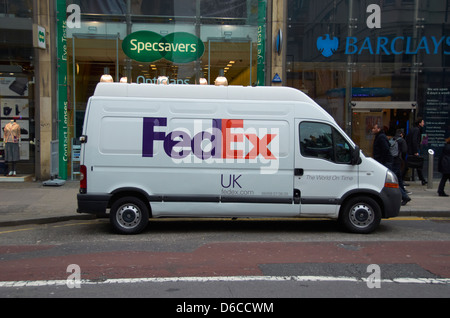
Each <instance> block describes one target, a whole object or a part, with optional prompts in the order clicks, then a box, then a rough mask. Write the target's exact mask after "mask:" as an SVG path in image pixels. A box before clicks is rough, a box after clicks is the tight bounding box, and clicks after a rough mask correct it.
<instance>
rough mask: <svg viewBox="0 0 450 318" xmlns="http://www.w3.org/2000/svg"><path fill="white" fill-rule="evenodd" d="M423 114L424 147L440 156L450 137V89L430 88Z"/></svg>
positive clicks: (427, 92)
mask: <svg viewBox="0 0 450 318" xmlns="http://www.w3.org/2000/svg"><path fill="white" fill-rule="evenodd" d="M425 103H426V105H425V107H424V113H423V119H424V121H425V127H424V131H423V133H424V134H425V136H424V138H423V142H422V144H423V146H424V148H425V149H433V150H434V151H435V154H436V155H437V156H440V154H441V153H442V149H443V148H444V145H445V138H447V137H449V133H450V131H449V128H450V89H449V88H447V87H441V88H428V89H427V90H426V100H425Z"/></svg>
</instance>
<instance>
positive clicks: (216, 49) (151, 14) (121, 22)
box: [65, 0, 265, 176]
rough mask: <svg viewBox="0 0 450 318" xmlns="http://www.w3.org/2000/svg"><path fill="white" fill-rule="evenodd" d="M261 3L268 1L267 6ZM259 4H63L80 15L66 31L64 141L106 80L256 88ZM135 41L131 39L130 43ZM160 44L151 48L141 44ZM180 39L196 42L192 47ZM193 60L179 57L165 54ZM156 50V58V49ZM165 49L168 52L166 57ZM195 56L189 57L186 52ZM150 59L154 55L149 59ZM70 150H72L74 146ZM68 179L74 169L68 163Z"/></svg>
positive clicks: (207, 0)
mask: <svg viewBox="0 0 450 318" xmlns="http://www.w3.org/2000/svg"><path fill="white" fill-rule="evenodd" d="M264 2H265V1H264ZM259 3H261V1H260V0H232V1H219V0H174V1H161V0H157V1H142V0H114V1H88V0H78V1H75V0H74V1H66V3H65V5H66V6H68V5H70V4H76V5H78V6H79V8H80V11H81V25H80V27H79V28H78V27H72V28H70V27H68V28H67V33H66V36H67V55H68V58H67V91H68V105H69V107H68V127H67V130H68V138H67V139H68V140H76V138H78V137H79V136H80V134H81V129H82V124H83V118H84V111H85V108H86V103H87V100H88V98H89V97H90V96H91V95H92V94H93V92H94V89H95V86H96V84H97V83H98V82H99V81H100V78H101V76H102V75H103V74H109V75H111V76H112V78H113V80H114V81H115V82H118V81H120V80H125V81H127V82H132V83H156V82H157V80H158V78H159V77H161V76H165V77H167V79H168V81H169V83H170V84H177V85H186V84H199V82H200V79H201V78H204V79H206V80H207V81H208V84H212V85H214V81H215V79H216V77H217V76H218V75H219V74H222V73H223V74H224V75H225V77H226V78H227V80H228V83H229V84H230V85H244V86H249V85H255V84H256V82H257V77H258V74H257V72H258V70H259V68H258V67H257V63H258V58H260V57H259V56H258V54H257V52H258V48H257V46H258V4H259ZM134 35H136V38H132V39H131V38H130V37H129V36H131V37H133V36H134ZM141 35H142V36H145V37H146V38H145V39H147V40H148V39H149V37H154V38H157V41H158V42H155V43H154V45H153V46H152V44H149V42H148V41H147V40H142V41H140V40H139V36H141ZM183 37H191V38H196V39H200V42H201V43H197V44H195V47H194V46H189V44H185V43H183V42H182V40H181V39H182V38H183ZM200 46H202V51H201V52H202V54H201V55H200V56H196V57H195V58H190V59H187V58H180V57H176V56H175V55H176V54H175V53H174V52H169V53H173V54H172V55H170V54H169V53H167V51H168V50H176V49H178V50H179V51H181V52H187V51H188V49H189V48H191V49H193V48H195V51H196V52H197V53H198V52H199V51H200V49H199V47H200ZM158 48H161V49H162V51H161V52H159V53H160V54H159V55H158V54H156V55H155V54H153V53H155V49H158ZM167 48H168V49H167ZM191 51H193V50H191ZM152 54H153V55H152ZM71 147H73V145H72V144H71ZM67 170H68V172H69V175H70V174H72V176H76V173H77V171H76V167H75V166H74V167H72V166H71V164H70V163H68V167H67Z"/></svg>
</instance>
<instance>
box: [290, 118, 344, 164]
mask: <svg viewBox="0 0 450 318" xmlns="http://www.w3.org/2000/svg"><path fill="white" fill-rule="evenodd" d="M299 128H300V129H299V131H300V152H301V154H302V156H304V157H312V158H319V159H324V160H329V161H332V162H336V163H350V162H351V151H350V149H351V148H350V145H349V144H348V142H347V141H346V140H345V138H344V137H343V136H342V135H341V134H340V133H339V132H338V131H337V130H336V129H334V128H333V127H331V126H330V125H328V124H323V123H315V122H302V123H300V127H299Z"/></svg>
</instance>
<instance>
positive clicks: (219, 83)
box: [214, 70, 228, 86]
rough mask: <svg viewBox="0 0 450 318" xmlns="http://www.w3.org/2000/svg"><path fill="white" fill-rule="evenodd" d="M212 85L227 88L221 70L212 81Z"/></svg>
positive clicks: (225, 79)
mask: <svg viewBox="0 0 450 318" xmlns="http://www.w3.org/2000/svg"><path fill="white" fill-rule="evenodd" d="M214 85H216V86H228V80H227V78H226V77H225V76H224V72H223V70H220V72H219V76H217V78H216V80H215V81H214Z"/></svg>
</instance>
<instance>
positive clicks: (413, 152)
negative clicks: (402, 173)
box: [406, 117, 427, 185]
mask: <svg viewBox="0 0 450 318" xmlns="http://www.w3.org/2000/svg"><path fill="white" fill-rule="evenodd" d="M424 126H425V121H424V120H423V119H422V118H420V117H419V118H417V120H416V122H415V125H414V127H413V128H411V132H410V133H409V134H408V136H406V142H407V144H408V159H407V161H411V162H412V160H413V159H416V160H420V159H422V160H420V161H422V164H421V165H420V164H419V165H414V166H413V165H412V164H410V167H411V168H412V169H416V170H417V176H418V177H419V179H420V181H421V182H422V185H426V184H427V181H426V180H425V178H424V177H423V173H422V165H423V158H422V157H420V155H419V153H420V143H421V136H422V129H423V127H424Z"/></svg>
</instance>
